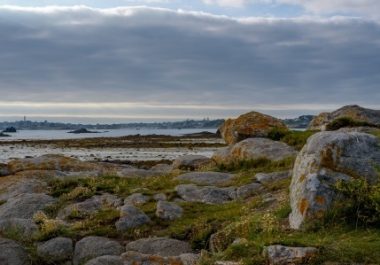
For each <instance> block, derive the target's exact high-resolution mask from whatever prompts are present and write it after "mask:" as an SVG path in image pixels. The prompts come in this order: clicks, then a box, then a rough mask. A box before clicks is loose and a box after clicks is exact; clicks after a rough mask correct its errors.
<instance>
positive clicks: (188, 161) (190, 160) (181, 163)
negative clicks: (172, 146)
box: [172, 155, 212, 170]
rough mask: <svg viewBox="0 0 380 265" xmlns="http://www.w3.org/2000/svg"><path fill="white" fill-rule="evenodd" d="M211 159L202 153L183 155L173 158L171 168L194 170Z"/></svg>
mask: <svg viewBox="0 0 380 265" xmlns="http://www.w3.org/2000/svg"><path fill="white" fill-rule="evenodd" d="M211 162H212V160H211V159H210V158H209V157H206V156H202V155H184V156H181V157H179V158H177V159H176V160H174V162H173V165H172V168H173V169H183V170H196V169H199V168H201V167H202V166H205V165H208V164H209V163H211Z"/></svg>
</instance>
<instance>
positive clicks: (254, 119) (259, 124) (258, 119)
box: [218, 111, 288, 144]
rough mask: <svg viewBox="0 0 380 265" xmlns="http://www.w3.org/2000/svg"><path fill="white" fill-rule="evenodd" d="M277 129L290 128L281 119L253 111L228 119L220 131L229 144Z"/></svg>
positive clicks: (263, 135) (264, 135) (284, 129)
mask: <svg viewBox="0 0 380 265" xmlns="http://www.w3.org/2000/svg"><path fill="white" fill-rule="evenodd" d="M275 129H278V130H283V131H286V130H288V128H287V127H286V125H285V124H284V123H283V122H282V121H281V120H279V119H276V118H274V117H272V116H269V115H265V114H262V113H259V112H255V111H252V112H249V113H246V114H243V115H241V116H239V117H238V118H237V119H228V120H226V121H225V122H224V123H223V124H222V125H221V126H220V127H219V129H218V132H219V133H220V135H221V136H222V137H223V139H224V140H225V141H226V143H227V144H235V143H237V142H240V141H242V140H244V139H247V138H252V137H267V136H268V134H269V133H270V132H272V131H273V130H275Z"/></svg>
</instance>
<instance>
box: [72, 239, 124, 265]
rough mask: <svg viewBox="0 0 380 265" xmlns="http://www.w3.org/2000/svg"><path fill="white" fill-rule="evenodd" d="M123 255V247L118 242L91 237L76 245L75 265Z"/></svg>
mask: <svg viewBox="0 0 380 265" xmlns="http://www.w3.org/2000/svg"><path fill="white" fill-rule="evenodd" d="M121 253H123V247H122V246H121V245H120V244H119V243H118V242H116V241H114V240H111V239H108V238H105V237H99V236H89V237H85V238H83V239H81V240H80V241H78V242H77V243H76V245H75V251H74V259H73V263H74V265H80V264H83V263H85V262H86V261H89V260H91V259H93V258H96V257H100V256H105V255H115V256H119V255H121Z"/></svg>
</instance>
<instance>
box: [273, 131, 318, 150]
mask: <svg viewBox="0 0 380 265" xmlns="http://www.w3.org/2000/svg"><path fill="white" fill-rule="evenodd" d="M315 133H316V132H315V131H290V132H289V133H287V134H286V135H285V136H284V137H282V138H281V139H280V141H281V142H284V143H286V144H288V145H290V146H293V147H294V148H295V149H296V150H301V149H302V147H303V146H304V145H305V144H306V141H307V139H309V137H310V136H312V135H313V134H315Z"/></svg>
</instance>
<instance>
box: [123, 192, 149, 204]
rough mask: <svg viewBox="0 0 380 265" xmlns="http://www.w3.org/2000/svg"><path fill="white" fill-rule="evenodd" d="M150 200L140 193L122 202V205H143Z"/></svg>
mask: <svg viewBox="0 0 380 265" xmlns="http://www.w3.org/2000/svg"><path fill="white" fill-rule="evenodd" d="M149 200H150V198H149V196H146V195H144V194H142V193H133V194H131V195H129V196H128V197H127V198H125V200H124V204H133V205H143V204H145V203H147V202H148V201H149Z"/></svg>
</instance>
